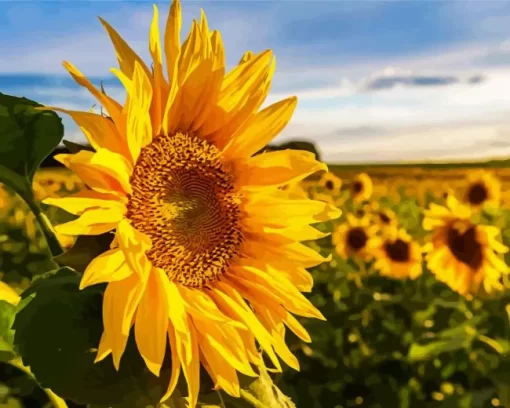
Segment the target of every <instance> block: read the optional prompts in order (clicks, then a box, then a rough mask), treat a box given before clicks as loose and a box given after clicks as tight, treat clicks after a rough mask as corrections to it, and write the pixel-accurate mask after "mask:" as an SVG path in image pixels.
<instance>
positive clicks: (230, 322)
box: [45, 0, 340, 407]
mask: <svg viewBox="0 0 510 408" xmlns="http://www.w3.org/2000/svg"><path fill="white" fill-rule="evenodd" d="M101 22H102V23H103V25H104V26H105V28H106V31H107V32H108V34H109V36H110V38H111V39H112V42H113V45H114V47H115V51H116V54H117V57H118V61H119V64H120V70H119V69H112V72H113V73H114V74H115V75H116V76H117V77H118V78H119V79H120V81H121V82H122V84H123V85H124V87H125V88H126V91H127V96H126V102H125V104H124V106H121V105H120V104H119V103H118V102H117V101H115V100H114V99H112V98H111V97H110V96H108V95H106V94H105V93H104V92H100V91H98V90H97V89H96V88H95V87H94V86H93V85H92V84H91V83H90V82H89V80H88V79H86V78H85V76H84V75H83V74H82V73H81V72H80V71H79V70H78V69H77V68H75V67H74V66H73V65H72V64H70V63H68V62H65V63H64V66H65V68H66V69H67V70H68V71H69V72H70V74H71V76H72V77H73V78H74V79H75V80H76V81H77V82H78V83H79V84H80V85H82V86H84V87H85V88H87V89H88V90H89V91H90V92H91V93H92V94H93V95H94V96H95V97H96V99H97V100H98V101H99V102H100V103H101V104H102V105H103V107H104V108H105V109H106V110H107V111H108V113H109V116H110V117H109V118H107V117H104V116H103V115H97V114H94V113H91V112H78V111H68V110H65V109H60V108H53V107H47V109H52V110H59V111H62V112H65V113H68V114H69V115H71V116H72V118H73V119H74V120H75V121H76V122H77V124H78V125H79V126H80V128H81V129H82V130H83V132H84V133H85V135H86V137H87V138H88V140H89V141H90V143H91V145H92V146H93V147H94V149H95V151H94V152H91V151H85V150H82V151H80V152H78V153H76V154H63V155H58V156H57V157H56V158H57V159H58V160H59V161H60V162H62V163H63V164H64V165H65V166H67V167H68V168H69V169H71V170H73V171H74V172H75V173H76V174H77V175H78V176H79V177H80V178H81V180H82V181H83V182H84V183H85V184H86V185H87V186H88V187H89V189H87V190H85V191H82V192H79V193H76V194H73V195H71V196H69V197H63V198H49V199H46V200H45V202H46V203H47V204H52V205H55V206H58V207H60V208H63V209H64V210H67V211H68V212H70V213H73V214H76V215H78V216H79V218H77V219H76V220H74V221H71V222H69V223H65V224H62V225H59V226H57V227H56V228H57V230H58V231H59V232H60V233H62V234H69V235H81V234H85V235H96V234H101V233H105V232H107V231H112V230H115V238H114V241H113V243H112V246H111V249H110V250H108V251H106V252H105V253H103V254H101V255H99V256H98V257H97V258H95V259H94V260H93V261H92V262H91V263H90V264H89V265H88V267H87V269H86V270H85V272H84V275H83V278H82V281H81V285H80V287H81V288H82V289H83V288H85V287H87V286H90V285H94V284H97V283H101V282H106V283H108V286H107V288H106V291H105V294H104V300H103V325H104V332H103V334H102V337H101V340H100V344H99V346H98V352H97V358H96V361H100V360H102V359H104V358H105V357H107V356H108V355H110V354H111V355H112V358H113V364H114V366H115V367H116V368H117V369H118V367H119V363H120V360H121V357H122V354H123V353H124V350H125V347H126V342H127V339H128V336H129V334H130V329H131V327H134V330H133V331H134V336H135V340H136V344H137V347H138V350H139V352H140V354H141V356H142V357H143V359H144V360H145V363H146V365H147V367H148V368H149V370H150V371H151V372H153V373H154V374H155V375H159V373H160V369H161V366H162V362H163V359H164V355H165V348H166V344H167V342H168V343H169V344H170V350H171V359H172V373H171V378H170V383H169V386H168V390H167V392H166V393H165V395H164V396H163V398H162V400H165V399H167V398H168V397H169V396H170V395H171V394H172V392H173V390H174V388H175V385H176V383H177V380H178V377H179V375H180V372H181V369H182V371H183V373H184V376H185V378H186V381H187V384H188V393H189V406H190V407H195V406H196V404H197V398H198V392H199V372H200V367H201V365H203V366H204V368H205V369H206V370H207V372H208V373H209V375H210V376H211V378H212V379H213V381H214V382H215V384H216V387H217V388H218V389H223V390H225V392H227V393H229V394H230V395H233V396H239V392H240V390H239V381H238V377H237V372H238V371H239V372H241V373H243V374H245V375H248V376H257V373H256V372H255V370H254V369H253V366H255V367H256V366H260V367H263V366H264V361H263V359H262V357H261V355H260V354H259V353H258V348H257V345H259V346H260V347H261V349H262V350H264V352H265V353H266V354H267V357H268V358H269V360H270V361H271V363H272V365H274V370H276V371H281V364H280V360H279V358H278V356H279V357H280V358H281V359H282V360H283V361H284V362H285V363H287V364H288V365H289V366H291V367H293V368H295V369H298V368H299V365H298V361H297V359H296V357H295V356H294V355H293V354H292V353H291V352H290V351H289V349H288V348H287V346H286V344H285V341H284V336H285V326H286V327H288V328H289V329H290V330H292V331H293V332H294V333H296V335H297V336H298V337H300V338H301V339H303V340H304V341H310V337H309V335H308V334H307V332H306V331H305V329H304V328H303V327H302V326H301V325H300V324H299V323H298V321H297V320H296V319H295V318H294V316H293V314H298V315H301V316H307V317H315V318H319V319H324V317H323V316H322V314H321V313H320V312H319V311H318V310H317V309H316V308H315V307H314V306H313V305H312V304H311V303H310V302H309V301H308V300H307V299H306V298H305V297H304V296H303V295H302V293H301V291H308V290H310V288H311V286H312V278H311V276H310V274H309V273H308V272H307V271H306V269H305V268H307V267H311V266H314V265H318V264H320V263H322V262H324V261H327V260H329V259H330V258H328V259H327V258H323V257H322V256H320V255H319V254H318V253H316V252H315V251H313V250H312V249H310V248H309V247H307V246H305V245H303V244H302V243H301V242H300V241H305V240H314V239H318V238H321V237H323V236H324V234H323V233H321V232H319V231H318V230H316V229H315V228H313V227H311V226H310V225H309V224H312V223H317V222H321V221H326V220H329V219H332V218H336V217H338V216H339V215H340V211H339V210H337V209H336V208H334V207H333V206H331V205H329V204H327V203H322V202H316V201H313V200H310V199H301V200H289V199H288V197H287V195H286V193H285V192H283V191H281V190H280V189H279V187H280V186H283V185H285V184H289V183H292V182H294V181H298V180H302V179H304V178H305V177H307V176H308V175H310V174H312V173H314V172H316V171H320V170H326V169H327V168H326V165H325V164H323V163H320V162H318V161H316V160H315V156H314V155H313V154H312V153H309V152H305V151H293V150H282V151H273V152H267V153H262V154H259V155H255V156H253V155H254V154H255V153H256V152H258V151H259V150H261V148H263V147H264V146H265V145H266V144H267V143H268V142H269V141H270V140H272V139H273V138H274V137H275V136H276V135H277V134H278V133H279V132H280V131H281V130H282V129H283V128H284V127H285V126H286V124H287V122H288V121H289V120H290V118H291V116H292V113H293V111H294V108H295V106H296V98H295V97H292V98H289V99H285V100H283V101H280V102H277V103H275V104H273V105H270V106H269V107H267V108H265V109H263V110H261V111H258V109H259V108H260V106H261V105H262V103H263V102H264V100H265V97H266V95H267V93H268V91H269V86H270V83H271V78H272V75H273V72H274V69H275V65H274V59H273V57H272V53H271V51H270V50H268V51H264V52H261V53H260V54H253V53H251V52H247V53H245V54H244V56H243V57H242V58H241V61H240V62H239V64H238V65H237V66H236V67H235V68H233V69H232V70H231V71H230V72H228V73H227V74H226V75H225V56H224V49H223V43H222V39H221V36H220V34H219V32H217V31H212V32H210V31H209V28H208V24H207V20H206V17H205V14H204V13H203V12H202V15H201V21H200V22H199V23H198V22H197V21H194V22H193V25H192V28H191V32H190V34H189V36H188V37H187V38H186V40H185V41H184V42H183V44H182V46H181V42H180V28H181V6H180V3H179V1H178V0H175V1H174V2H173V3H172V5H171V7H170V12H169V16H168V22H167V24H166V30H165V35H164V44H163V49H164V50H165V54H166V68H167V78H165V76H164V74H163V60H162V52H161V50H162V45H161V44H160V41H159V33H158V10H157V8H156V7H154V19H153V22H152V26H151V31H150V47H149V48H150V52H151V55H152V59H153V69H152V70H151V69H149V68H148V67H147V65H145V63H144V62H143V61H142V60H141V59H140V57H139V56H138V55H137V54H135V52H134V51H133V50H132V49H131V48H130V47H129V45H128V44H127V43H126V42H125V41H124V40H123V39H122V38H121V37H120V35H119V34H118V33H117V32H116V31H115V30H114V29H113V28H112V27H111V26H110V25H109V24H108V23H106V22H105V21H103V20H101ZM252 156H253V157H252Z"/></svg>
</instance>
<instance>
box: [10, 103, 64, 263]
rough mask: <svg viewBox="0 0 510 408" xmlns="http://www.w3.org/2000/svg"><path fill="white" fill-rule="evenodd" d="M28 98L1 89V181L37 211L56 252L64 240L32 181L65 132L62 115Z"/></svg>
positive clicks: (32, 209) (37, 215)
mask: <svg viewBox="0 0 510 408" xmlns="http://www.w3.org/2000/svg"><path fill="white" fill-rule="evenodd" d="M39 106H42V105H40V104H39V103H37V102H34V101H31V100H29V99H26V98H18V97H15V96H10V95H5V94H3V93H0V163H1V164H0V182H2V183H4V184H5V185H6V186H8V187H10V188H12V189H13V190H14V191H16V192H17V193H18V194H19V195H20V196H21V197H22V198H23V200H25V202H26V203H27V204H28V206H29V207H30V210H31V211H32V212H33V213H34V214H35V216H36V218H37V220H38V222H39V224H40V225H41V228H42V230H43V232H44V236H45V238H46V240H47V241H48V246H49V248H50V250H51V252H52V254H53V255H58V254H60V253H62V249H61V248H60V244H59V242H58V240H57V238H56V236H55V234H54V233H53V232H52V230H51V227H50V225H49V222H48V220H47V219H45V218H44V217H43V216H42V213H41V210H40V208H39V206H38V204H37V203H36V201H35V198H34V195H33V192H32V181H33V178H34V174H35V172H36V170H37V169H38V168H39V166H40V164H41V162H42V161H43V160H44V159H45V158H46V157H47V156H48V155H49V154H50V153H51V152H52V151H53V149H55V147H57V145H58V144H59V143H60V141H61V140H62V137H63V136H64V127H63V126H62V119H60V118H59V117H58V116H57V114H56V113H55V112H51V111H41V110H36V109H34V108H35V107H39Z"/></svg>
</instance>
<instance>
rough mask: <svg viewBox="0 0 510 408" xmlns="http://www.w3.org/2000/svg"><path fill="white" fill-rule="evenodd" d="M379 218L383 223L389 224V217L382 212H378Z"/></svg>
mask: <svg viewBox="0 0 510 408" xmlns="http://www.w3.org/2000/svg"><path fill="white" fill-rule="evenodd" d="M379 219H380V220H381V222H382V223H383V224H389V223H390V222H391V218H390V217H389V216H388V214H386V213H384V212H380V213H379Z"/></svg>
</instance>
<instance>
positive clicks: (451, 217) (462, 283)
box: [423, 196, 508, 295]
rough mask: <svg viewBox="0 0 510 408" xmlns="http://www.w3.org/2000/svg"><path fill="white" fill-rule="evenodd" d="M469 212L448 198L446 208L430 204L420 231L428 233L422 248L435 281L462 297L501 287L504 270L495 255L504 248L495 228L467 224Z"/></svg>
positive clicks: (469, 216)
mask: <svg viewBox="0 0 510 408" xmlns="http://www.w3.org/2000/svg"><path fill="white" fill-rule="evenodd" d="M471 214H472V213H471V210H470V209H469V208H468V207H467V206H464V205H462V204H460V203H459V202H458V201H457V200H456V199H455V198H454V197H453V196H448V198H447V201H446V207H443V206H440V205H437V204H431V205H430V209H429V210H426V211H425V217H424V220H423V228H424V229H425V230H432V231H433V234H432V237H431V238H432V239H431V242H429V243H428V244H427V245H426V246H425V247H424V250H425V252H427V255H426V257H425V259H426V260H427V267H428V268H429V269H430V270H431V271H432V272H433V273H434V274H435V275H436V277H437V279H438V280H440V281H442V282H444V283H446V284H447V285H449V286H450V287H451V288H452V289H453V290H454V291H456V292H458V293H460V294H462V295H466V294H468V293H476V292H477V291H478V290H479V289H482V290H483V291H485V292H486V293H490V292H492V291H494V290H500V289H502V288H503V285H502V284H501V277H502V275H503V274H508V267H507V265H506V264H505V262H504V261H503V260H502V259H501V257H500V256H498V255H497V254H502V253H505V252H507V251H508V248H507V247H506V246H505V245H503V244H502V243H500V242H499V241H498V240H497V237H498V236H499V234H500V231H499V230H498V228H496V227H494V226H488V225H477V224H473V223H472V222H471V221H470V218H471Z"/></svg>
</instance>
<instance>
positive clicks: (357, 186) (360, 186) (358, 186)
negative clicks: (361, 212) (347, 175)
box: [352, 181, 363, 195]
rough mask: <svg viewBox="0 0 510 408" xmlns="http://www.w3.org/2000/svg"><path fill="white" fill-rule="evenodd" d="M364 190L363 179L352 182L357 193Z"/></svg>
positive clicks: (354, 191)
mask: <svg viewBox="0 0 510 408" xmlns="http://www.w3.org/2000/svg"><path fill="white" fill-rule="evenodd" d="M362 190H363V183H362V182H361V181H355V182H354V183H352V192H353V193H354V194H355V195H357V194H359V193H361V191H362Z"/></svg>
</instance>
